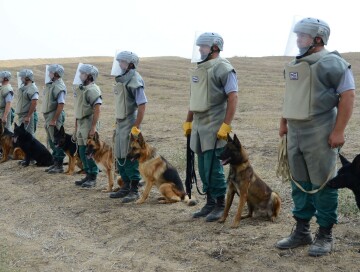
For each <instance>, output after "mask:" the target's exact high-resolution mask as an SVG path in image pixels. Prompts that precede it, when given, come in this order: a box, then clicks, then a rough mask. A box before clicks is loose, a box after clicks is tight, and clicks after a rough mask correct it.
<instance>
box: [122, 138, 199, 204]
mask: <svg viewBox="0 0 360 272" xmlns="http://www.w3.org/2000/svg"><path fill="white" fill-rule="evenodd" d="M127 159H129V160H132V161H133V160H138V161H139V171H140V174H141V177H142V178H143V179H144V180H145V189H144V192H143V194H142V195H141V197H140V199H139V200H138V201H137V202H136V203H137V204H142V203H144V201H145V200H146V199H147V198H148V196H149V193H150V190H151V188H152V187H153V186H154V185H155V186H156V187H157V188H158V189H159V191H160V193H161V194H162V195H163V197H161V198H160V199H159V203H162V204H167V203H174V202H179V201H182V200H183V201H184V202H185V203H186V204H187V205H189V206H192V205H195V204H196V201H195V200H193V199H191V200H190V199H189V197H188V195H187V194H186V193H185V190H184V186H183V183H182V181H181V179H180V176H179V173H178V172H177V170H176V168H175V167H173V166H172V165H171V164H170V163H169V162H168V161H166V160H165V159H164V158H163V157H162V156H159V155H157V154H156V149H155V148H154V147H152V146H150V145H149V144H148V143H146V142H145V140H144V138H143V135H142V134H141V133H140V134H139V135H138V137H137V138H135V137H134V136H133V135H131V138H130V150H129V153H128V155H127Z"/></svg>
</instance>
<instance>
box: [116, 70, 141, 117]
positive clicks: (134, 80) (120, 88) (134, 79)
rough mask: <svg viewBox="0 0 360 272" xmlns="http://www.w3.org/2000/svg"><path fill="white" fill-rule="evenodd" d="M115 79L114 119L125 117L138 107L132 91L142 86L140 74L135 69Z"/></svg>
mask: <svg viewBox="0 0 360 272" xmlns="http://www.w3.org/2000/svg"><path fill="white" fill-rule="evenodd" d="M116 81H117V83H116V85H115V86H114V96H115V114H116V119H125V118H126V117H127V116H128V115H130V114H132V113H133V112H134V111H136V110H137V108H138V106H137V104H136V100H135V97H134V93H133V91H134V90H136V89H137V88H139V87H144V84H143V80H142V78H141V76H140V74H139V73H138V72H136V71H135V70H130V71H129V72H128V73H126V74H125V75H124V76H121V77H117V78H116Z"/></svg>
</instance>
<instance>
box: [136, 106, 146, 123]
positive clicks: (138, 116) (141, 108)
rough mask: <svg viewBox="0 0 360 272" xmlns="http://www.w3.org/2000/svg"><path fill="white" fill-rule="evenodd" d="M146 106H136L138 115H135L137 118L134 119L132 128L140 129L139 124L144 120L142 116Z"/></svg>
mask: <svg viewBox="0 0 360 272" xmlns="http://www.w3.org/2000/svg"><path fill="white" fill-rule="evenodd" d="M145 105H146V104H145V103H144V104H141V105H139V106H138V113H137V117H136V120H135V123H134V127H137V128H139V127H140V124H141V122H142V121H143V119H144V115H145V108H146V106H145Z"/></svg>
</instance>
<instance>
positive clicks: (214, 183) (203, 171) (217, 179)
mask: <svg viewBox="0 0 360 272" xmlns="http://www.w3.org/2000/svg"><path fill="white" fill-rule="evenodd" d="M223 150H224V148H218V149H216V150H215V156H213V150H208V151H205V152H203V153H200V154H198V167H199V174H200V178H201V181H202V184H203V192H204V193H206V192H207V193H209V194H210V195H211V196H212V197H213V198H217V197H219V196H223V195H225V193H226V180H225V174H224V168H223V166H222V164H221V163H220V160H219V159H218V158H217V156H219V155H220V154H221V153H222V151H223ZM211 161H213V165H212V171H211V173H210V167H211Z"/></svg>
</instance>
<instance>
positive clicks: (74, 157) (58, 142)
mask: <svg viewBox="0 0 360 272" xmlns="http://www.w3.org/2000/svg"><path fill="white" fill-rule="evenodd" d="M54 145H55V146H56V147H59V148H61V149H62V150H64V152H65V154H66V155H67V156H68V158H69V166H68V169H67V170H66V171H65V172H64V174H66V175H72V174H74V171H75V165H77V167H79V168H80V171H79V172H78V173H83V165H82V162H81V159H80V155H79V152H78V150H77V146H76V143H75V142H73V141H72V140H71V135H70V134H67V133H65V129H64V126H61V127H60V130H59V129H57V127H56V126H55V127H54Z"/></svg>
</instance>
